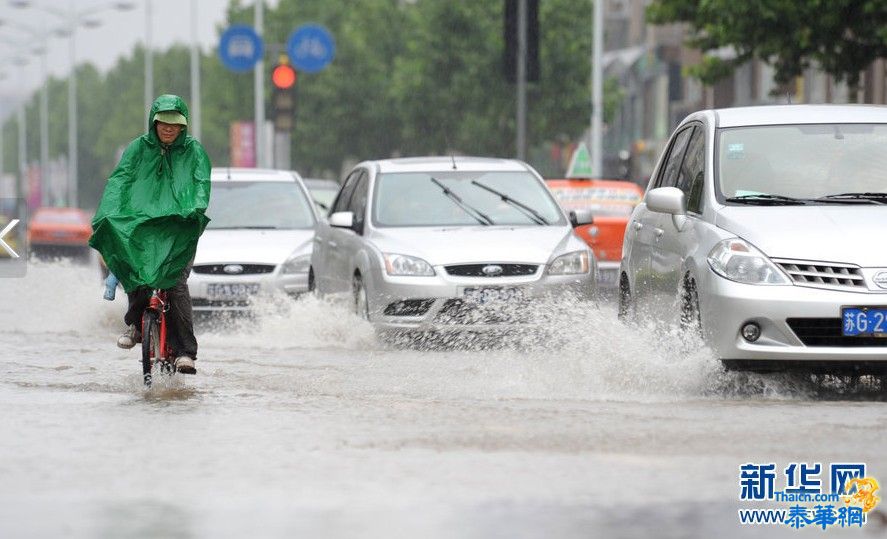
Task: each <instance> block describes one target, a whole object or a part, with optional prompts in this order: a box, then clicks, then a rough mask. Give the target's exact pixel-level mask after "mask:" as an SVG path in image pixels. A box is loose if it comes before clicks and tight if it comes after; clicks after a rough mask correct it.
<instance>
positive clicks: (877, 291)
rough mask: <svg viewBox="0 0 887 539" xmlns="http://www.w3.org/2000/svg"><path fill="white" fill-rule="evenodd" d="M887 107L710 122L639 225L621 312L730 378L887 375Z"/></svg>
mask: <svg viewBox="0 0 887 539" xmlns="http://www.w3.org/2000/svg"><path fill="white" fill-rule="evenodd" d="M885 147H887V109H885V108H883V107H870V106H852V105H851V106H828V105H826V106H810V105H797V106H770V107H749V108H735V109H724V110H708V111H701V112H697V113H695V114H692V115H691V116H689V117H687V118H686V119H685V120H684V121H683V122H681V124H680V125H679V126H678V128H677V129H676V130H675V132H674V134H673V135H672V137H671V139H670V141H669V144H668V146H667V147H666V150H665V152H664V153H663V155H662V157H660V160H659V163H658V165H657V167H656V169H655V171H654V173H653V175H652V177H651V180H650V185H649V187H648V191H647V193H646V195H645V198H644V202H643V203H642V204H640V205H638V206H637V208H635V211H634V213H633V214H632V217H631V220H630V222H629V225H628V227H627V228H626V233H625V241H624V247H623V255H622V262H621V278H620V289H621V294H620V296H621V300H620V314H621V315H622V316H625V317H631V316H649V317H652V318H654V319H656V320H666V321H668V320H671V321H674V323H677V322H680V323H681V324H682V325H683V326H685V327H691V328H699V329H700V330H701V335H702V336H703V338H704V339H705V342H706V343H707V344H708V345H709V346H710V347H711V348H712V350H713V351H714V353H715V354H716V355H717V357H719V358H720V359H721V360H722V361H723V362H724V363H725V364H726V366H727V367H731V368H739V369H751V370H756V371H768V370H784V369H795V368H798V369H802V370H804V371H808V372H809V371H814V372H826V373H834V372H843V373H854V374H862V373H885V372H887V249H885V248H884V247H883V238H884V237H887V205H885V204H887V158H885V153H884V148H885Z"/></svg>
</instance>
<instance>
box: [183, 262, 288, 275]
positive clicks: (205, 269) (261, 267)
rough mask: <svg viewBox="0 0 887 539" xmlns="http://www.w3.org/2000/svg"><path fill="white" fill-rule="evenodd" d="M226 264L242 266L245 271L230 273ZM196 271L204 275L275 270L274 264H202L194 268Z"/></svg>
mask: <svg viewBox="0 0 887 539" xmlns="http://www.w3.org/2000/svg"><path fill="white" fill-rule="evenodd" d="M225 266H240V267H242V268H243V271H241V272H239V273H228V272H226V271H225ZM192 271H194V273H200V274H204V275H256V274H259V273H271V272H273V271H274V265H273V264H233V263H232V264H201V265H199V266H194V267H193V268H192Z"/></svg>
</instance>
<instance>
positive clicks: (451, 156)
mask: <svg viewBox="0 0 887 539" xmlns="http://www.w3.org/2000/svg"><path fill="white" fill-rule="evenodd" d="M444 142H445V143H446V144H447V150H448V151H449V152H450V159H451V160H452V161H453V170H458V169H457V168H456V154H455V153H454V152H453V149H452V148H451V147H450V137H449V135H447V134H446V133H444Z"/></svg>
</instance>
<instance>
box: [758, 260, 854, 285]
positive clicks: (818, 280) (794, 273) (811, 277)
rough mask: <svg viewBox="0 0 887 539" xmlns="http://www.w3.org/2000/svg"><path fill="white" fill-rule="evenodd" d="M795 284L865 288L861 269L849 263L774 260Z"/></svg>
mask: <svg viewBox="0 0 887 539" xmlns="http://www.w3.org/2000/svg"><path fill="white" fill-rule="evenodd" d="M774 262H776V263H777V264H779V267H780V268H782V270H783V271H785V272H786V273H788V274H789V276H790V277H791V279H792V281H793V282H794V283H795V284H797V285H802V286H815V287H829V288H841V289H848V288H850V289H860V290H867V289H868V288H867V287H866V285H865V278H864V277H863V276H862V271H861V270H860V269H859V268H858V267H857V266H853V265H850V264H836V263H833V262H829V263H823V262H813V261H804V260H774Z"/></svg>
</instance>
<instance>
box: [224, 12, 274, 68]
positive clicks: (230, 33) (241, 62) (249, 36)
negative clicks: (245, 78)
mask: <svg viewBox="0 0 887 539" xmlns="http://www.w3.org/2000/svg"><path fill="white" fill-rule="evenodd" d="M262 54H264V46H263V45H262V38H261V37H259V34H257V33H256V31H255V30H253V28H252V27H250V26H246V25H245V24H234V25H231V26H230V27H228V29H227V30H225V33H223V34H222V37H221V39H220V40H219V59H221V60H222V65H224V66H225V67H227V68H228V69H230V70H231V71H238V72H241V71H249V70H250V69H252V68H253V67H254V66H255V65H256V62H258V61H259V60H260V59H261V58H262Z"/></svg>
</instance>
